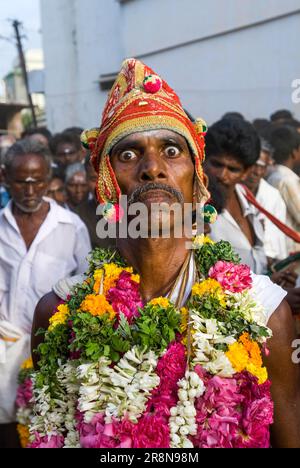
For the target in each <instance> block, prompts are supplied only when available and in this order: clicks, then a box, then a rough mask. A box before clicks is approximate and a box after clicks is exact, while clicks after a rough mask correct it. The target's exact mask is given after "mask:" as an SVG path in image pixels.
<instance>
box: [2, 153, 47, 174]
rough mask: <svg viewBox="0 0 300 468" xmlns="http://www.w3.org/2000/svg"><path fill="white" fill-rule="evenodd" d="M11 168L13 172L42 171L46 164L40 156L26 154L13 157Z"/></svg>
mask: <svg viewBox="0 0 300 468" xmlns="http://www.w3.org/2000/svg"><path fill="white" fill-rule="evenodd" d="M11 166H12V167H13V171H27V170H43V169H44V168H45V167H46V166H47V163H46V161H45V159H44V158H43V156H42V155H39V154H34V153H28V154H17V155H15V156H14V159H13V161H12V164H11Z"/></svg>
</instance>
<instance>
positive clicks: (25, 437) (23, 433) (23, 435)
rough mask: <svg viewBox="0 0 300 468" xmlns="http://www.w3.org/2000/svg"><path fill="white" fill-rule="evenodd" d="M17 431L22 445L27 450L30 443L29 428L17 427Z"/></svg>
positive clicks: (19, 425)
mask: <svg viewBox="0 0 300 468" xmlns="http://www.w3.org/2000/svg"><path fill="white" fill-rule="evenodd" d="M17 431H18V434H19V438H20V443H21V447H22V448H26V447H27V445H28V443H29V436H30V433H29V429H28V427H27V426H23V425H22V424H18V425H17Z"/></svg>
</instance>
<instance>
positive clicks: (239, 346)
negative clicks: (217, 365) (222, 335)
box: [226, 333, 268, 384]
mask: <svg viewBox="0 0 300 468" xmlns="http://www.w3.org/2000/svg"><path fill="white" fill-rule="evenodd" d="M226 356H227V358H228V359H229V361H230V362H231V364H232V367H233V368H234V370H236V371H237V372H242V371H245V370H246V371H248V372H250V374H252V375H254V376H255V377H257V379H258V383H259V384H263V383H264V382H265V381H266V380H267V379H268V373H267V369H266V368H265V367H262V366H263V361H262V357H261V351H260V348H259V345H258V343H256V342H255V341H252V340H251V339H250V336H249V334H248V333H243V334H242V335H241V336H240V338H239V341H236V342H235V343H233V344H232V345H230V346H229V347H228V351H227V353H226Z"/></svg>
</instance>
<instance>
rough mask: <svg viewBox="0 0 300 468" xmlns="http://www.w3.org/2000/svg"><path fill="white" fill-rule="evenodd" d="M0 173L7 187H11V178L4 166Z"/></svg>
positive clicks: (0, 168)
mask: <svg viewBox="0 0 300 468" xmlns="http://www.w3.org/2000/svg"><path fill="white" fill-rule="evenodd" d="M0 172H1V174H2V176H3V179H4V185H5V187H10V182H9V177H8V174H7V171H6V169H5V167H4V166H2V167H0Z"/></svg>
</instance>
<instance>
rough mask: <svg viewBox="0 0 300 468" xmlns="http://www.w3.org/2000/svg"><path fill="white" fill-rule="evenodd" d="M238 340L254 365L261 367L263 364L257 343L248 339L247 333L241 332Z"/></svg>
mask: <svg viewBox="0 0 300 468" xmlns="http://www.w3.org/2000/svg"><path fill="white" fill-rule="evenodd" d="M239 342H240V343H242V344H243V345H244V347H245V349H246V350H247V352H248V354H249V361H250V362H251V363H252V364H253V365H254V366H256V367H261V366H262V365H263V361H262V357H261V351H260V348H259V346H258V344H257V343H256V342H255V341H252V340H250V336H249V334H248V333H243V334H242V335H241V336H240V338H239Z"/></svg>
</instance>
